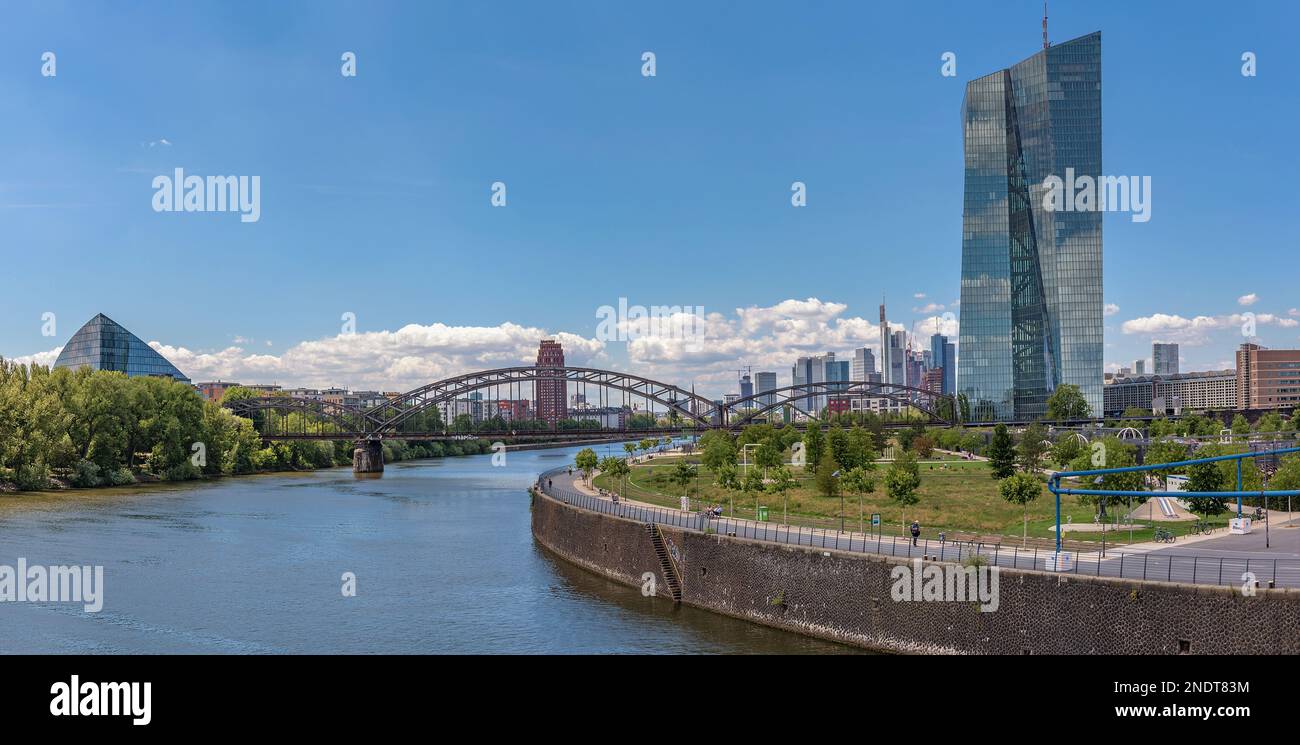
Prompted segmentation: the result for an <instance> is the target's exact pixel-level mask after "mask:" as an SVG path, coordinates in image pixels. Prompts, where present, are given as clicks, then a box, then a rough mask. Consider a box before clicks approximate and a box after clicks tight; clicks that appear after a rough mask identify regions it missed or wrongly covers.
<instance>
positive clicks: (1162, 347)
mask: <svg viewBox="0 0 1300 745" xmlns="http://www.w3.org/2000/svg"><path fill="white" fill-rule="evenodd" d="M1151 373H1152V374H1153V375H1177V374H1178V345H1177V344H1160V343H1158V342H1157V343H1155V344H1152V345H1151Z"/></svg>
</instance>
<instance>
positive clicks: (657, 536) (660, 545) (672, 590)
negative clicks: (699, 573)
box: [645, 523, 682, 603]
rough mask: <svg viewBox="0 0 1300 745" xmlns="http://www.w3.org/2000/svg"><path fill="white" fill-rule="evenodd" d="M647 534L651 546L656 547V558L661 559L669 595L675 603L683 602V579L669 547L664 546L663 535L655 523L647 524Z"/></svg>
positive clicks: (661, 568) (660, 565)
mask: <svg viewBox="0 0 1300 745" xmlns="http://www.w3.org/2000/svg"><path fill="white" fill-rule="evenodd" d="M645 532H646V535H648V536H650V544H651V545H652V546H654V550H655V556H658V557H659V569H660V574H662V575H663V578H664V584H665V585H666V586H667V587H668V594H669V595H670V596H672V599H673V602H674V603H680V602H682V578H681V577H679V576H678V575H677V565H676V564H674V563H673V558H672V556H671V555H670V554H669V553H668V546H667V545H665V544H664V536H663V533H661V532H660V531H659V526H658V525H657V524H655V523H646V524H645Z"/></svg>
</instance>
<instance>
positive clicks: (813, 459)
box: [803, 422, 826, 473]
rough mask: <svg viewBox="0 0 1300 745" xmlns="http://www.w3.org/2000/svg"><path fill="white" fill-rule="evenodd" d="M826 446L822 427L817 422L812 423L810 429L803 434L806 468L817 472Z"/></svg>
mask: <svg viewBox="0 0 1300 745" xmlns="http://www.w3.org/2000/svg"><path fill="white" fill-rule="evenodd" d="M825 447H826V438H825V437H824V436H823V435H822V428H821V427H820V426H818V425H817V423H816V422H813V423H810V424H809V425H808V431H807V432H804V435H803V457H804V464H805V465H804V470H806V471H809V472H812V473H816V471H817V464H819V463H821V462H822V454H823V450H824V449H825Z"/></svg>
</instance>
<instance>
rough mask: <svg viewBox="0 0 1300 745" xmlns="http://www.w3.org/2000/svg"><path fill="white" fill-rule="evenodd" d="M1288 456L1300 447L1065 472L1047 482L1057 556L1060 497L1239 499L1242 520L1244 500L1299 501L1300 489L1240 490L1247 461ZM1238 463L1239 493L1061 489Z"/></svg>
mask: <svg viewBox="0 0 1300 745" xmlns="http://www.w3.org/2000/svg"><path fill="white" fill-rule="evenodd" d="M1287 453H1300V447H1294V448H1281V449H1279V450H1266V451H1264V450H1261V451H1253V450H1252V451H1250V452H1248V453H1233V454H1230V455H1216V456H1212V457H1209V458H1193V459H1192V460H1181V461H1177V462H1175V463H1152V464H1149V465H1144V466H1124V467H1121V468H1099V469H1094V470H1091V471H1062V472H1061V473H1057V474H1054V475H1053V476H1052V477H1051V479H1049V480H1048V482H1047V488H1048V490H1049V491H1051V492H1052V494H1054V495H1056V552H1057V553H1060V552H1061V495H1062V494H1074V495H1089V496H1098V497H1147V498H1151V497H1176V498H1182V497H1231V496H1236V497H1237V517H1241V500H1242V497H1260V498H1266V497H1297V496H1300V489H1279V490H1275V491H1267V490H1258V491H1250V492H1243V491H1242V489H1241V483H1242V479H1241V462H1242V461H1243V460H1245V459H1246V458H1263V457H1269V456H1281V455H1285V454H1287ZM1228 460H1235V461H1237V490H1236V491H1235V492H1229V491H1217V492H1207V491H1195V492H1192V491H1125V490H1119V489H1065V488H1062V487H1061V479H1063V478H1079V477H1081V476H1106V475H1108V474H1112V473H1136V472H1139V471H1168V470H1171V469H1175V468H1183V467H1186V466H1195V465H1200V464H1202V463H1219V462H1222V461H1228Z"/></svg>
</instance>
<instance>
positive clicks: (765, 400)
mask: <svg viewBox="0 0 1300 745" xmlns="http://www.w3.org/2000/svg"><path fill="white" fill-rule="evenodd" d="M774 390H776V373H774V372H757V373H754V392H755V393H757V394H759V397H758V406H757V407H755V408H762V407H764V406H768V405H770V404H773V403H776V396H772V395H769V396H764V395H762V394H764V393H767V392H768V391H774Z"/></svg>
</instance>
